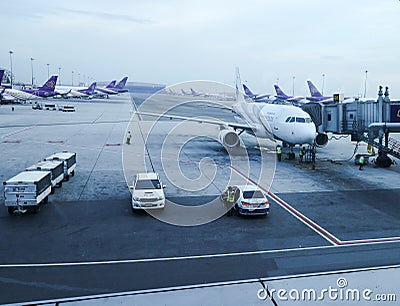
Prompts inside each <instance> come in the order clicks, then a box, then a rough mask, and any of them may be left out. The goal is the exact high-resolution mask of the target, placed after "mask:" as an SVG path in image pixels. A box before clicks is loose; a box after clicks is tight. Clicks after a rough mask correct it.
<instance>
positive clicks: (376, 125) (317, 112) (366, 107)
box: [302, 86, 400, 167]
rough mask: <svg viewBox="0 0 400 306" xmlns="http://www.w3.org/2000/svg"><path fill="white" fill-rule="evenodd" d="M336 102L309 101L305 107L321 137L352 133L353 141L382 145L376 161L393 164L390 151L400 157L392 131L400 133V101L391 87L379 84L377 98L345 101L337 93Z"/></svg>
mask: <svg viewBox="0 0 400 306" xmlns="http://www.w3.org/2000/svg"><path fill="white" fill-rule="evenodd" d="M334 102H335V103H334V104H324V103H321V102H315V103H308V104H306V105H303V106H302V108H303V109H304V110H305V111H306V112H308V113H309V114H310V116H311V118H312V119H313V121H314V123H315V125H316V128H317V131H318V137H317V142H318V138H320V139H326V140H327V139H328V138H327V136H326V133H328V132H330V133H333V134H338V135H351V140H352V141H364V142H366V143H368V144H369V145H371V146H373V147H375V148H377V149H378V157H377V158H376V164H377V165H378V166H380V167H389V166H390V165H391V164H392V163H393V161H392V159H391V158H389V157H388V155H391V156H393V157H396V158H398V159H400V142H399V141H397V140H395V139H393V138H390V137H389V134H390V133H400V101H390V98H389V88H388V87H386V88H385V92H384V93H383V87H382V86H380V87H379V91H378V99H377V100H363V99H355V100H354V101H352V102H346V101H344V99H343V97H342V96H341V95H339V94H336V95H334Z"/></svg>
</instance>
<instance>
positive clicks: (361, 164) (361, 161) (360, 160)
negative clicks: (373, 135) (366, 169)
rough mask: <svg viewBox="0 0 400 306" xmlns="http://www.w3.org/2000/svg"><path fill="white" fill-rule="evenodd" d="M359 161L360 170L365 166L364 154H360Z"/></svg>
mask: <svg viewBox="0 0 400 306" xmlns="http://www.w3.org/2000/svg"><path fill="white" fill-rule="evenodd" d="M358 163H359V164H360V168H359V169H358V170H362V169H363V166H364V156H363V155H361V156H360V159H359V160H358Z"/></svg>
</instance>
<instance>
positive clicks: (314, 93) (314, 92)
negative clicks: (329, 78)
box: [307, 81, 322, 97]
mask: <svg viewBox="0 0 400 306" xmlns="http://www.w3.org/2000/svg"><path fill="white" fill-rule="evenodd" d="M307 84H308V88H309V89H310V94H311V96H312V97H322V94H321V93H320V92H319V90H318V89H317V87H315V85H314V84H313V82H311V81H307Z"/></svg>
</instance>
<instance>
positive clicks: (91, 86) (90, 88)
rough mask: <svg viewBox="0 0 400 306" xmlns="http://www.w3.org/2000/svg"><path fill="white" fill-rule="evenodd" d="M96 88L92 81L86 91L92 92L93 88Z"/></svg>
mask: <svg viewBox="0 0 400 306" xmlns="http://www.w3.org/2000/svg"><path fill="white" fill-rule="evenodd" d="M95 89H96V82H93V83H92V84H91V85H90V86H89V87H88V89H87V91H88V92H89V93H90V94H92V93H94V90H95Z"/></svg>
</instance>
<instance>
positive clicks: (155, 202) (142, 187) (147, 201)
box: [129, 173, 165, 211]
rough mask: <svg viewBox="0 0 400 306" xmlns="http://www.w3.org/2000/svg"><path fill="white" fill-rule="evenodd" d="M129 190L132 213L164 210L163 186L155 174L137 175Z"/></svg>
mask: <svg viewBox="0 0 400 306" xmlns="http://www.w3.org/2000/svg"><path fill="white" fill-rule="evenodd" d="M129 188H130V190H131V192H132V211H135V210H137V209H159V208H164V206H165V195H164V188H165V185H162V183H161V181H160V177H159V176H158V174H157V173H139V174H137V175H136V176H135V178H134V180H133V185H132V186H130V187H129Z"/></svg>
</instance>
